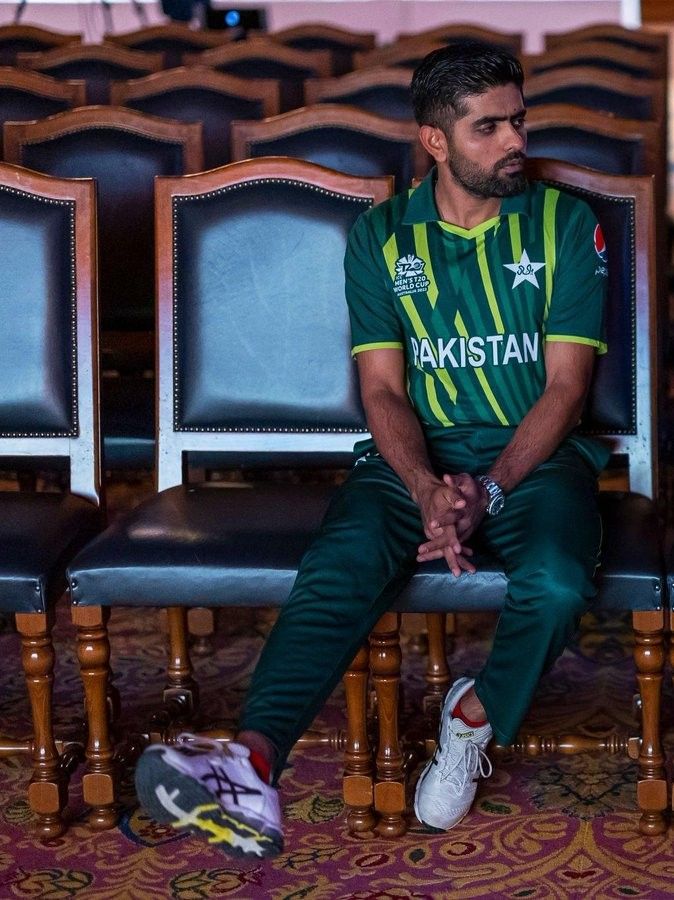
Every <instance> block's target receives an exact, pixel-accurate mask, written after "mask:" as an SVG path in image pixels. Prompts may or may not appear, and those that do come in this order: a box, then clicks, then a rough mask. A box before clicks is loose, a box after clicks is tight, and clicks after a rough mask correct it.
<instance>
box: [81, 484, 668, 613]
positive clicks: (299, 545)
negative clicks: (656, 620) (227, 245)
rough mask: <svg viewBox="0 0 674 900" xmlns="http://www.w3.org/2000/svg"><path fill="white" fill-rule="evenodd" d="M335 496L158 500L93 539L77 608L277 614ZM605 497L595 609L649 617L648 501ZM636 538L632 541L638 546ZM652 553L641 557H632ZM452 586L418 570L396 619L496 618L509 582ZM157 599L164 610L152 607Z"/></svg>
mask: <svg viewBox="0 0 674 900" xmlns="http://www.w3.org/2000/svg"><path fill="white" fill-rule="evenodd" d="M333 491H334V487H333V486H332V485H302V484H300V485H296V484H258V485H255V486H254V487H251V486H249V485H243V486H241V485H237V486H229V487H223V486H212V487H211V486H205V485H201V486H190V485H182V486H178V487H175V488H171V489H170V490H167V491H163V492H162V493H160V494H158V495H155V496H154V497H152V498H151V499H150V500H148V501H146V502H144V503H142V504H141V505H140V506H139V507H137V508H136V509H135V510H132V511H131V512H130V513H129V514H128V515H126V516H124V517H122V518H120V519H119V520H118V521H117V522H116V523H114V524H113V525H112V526H111V527H110V528H109V529H108V530H107V531H106V532H105V533H104V534H102V535H99V536H98V538H96V539H95V540H94V541H93V542H92V543H91V544H90V545H89V546H87V547H86V548H85V549H84V550H83V551H82V552H81V553H80V554H79V555H78V556H77V557H76V559H75V560H74V561H73V563H72V564H71V566H70V568H69V577H70V578H71V584H72V590H73V598H72V599H73V602H74V603H75V604H78V605H92V606H95V605H104V606H105V605H121V606H125V605H128V606H157V605H174V606H270V605H271V606H277V605H281V604H283V603H284V602H285V600H286V598H287V596H288V593H289V592H290V588H291V586H292V583H293V581H294V578H295V574H296V571H297V566H298V564H299V561H300V559H301V557H302V554H303V552H304V551H305V549H306V548H307V546H308V544H309V542H310V540H311V537H312V535H313V534H314V533H315V532H316V530H317V528H318V526H319V524H320V521H321V518H322V515H323V513H324V511H325V509H326V507H327V504H328V501H329V498H330V496H331V494H332V493H333ZM618 496H622V495H617V494H612V493H611V494H602V495H601V498H602V499H601V506H602V515H603V519H604V535H605V540H604V543H605V548H604V561H603V567H602V570H601V574H600V583H601V587H602V590H601V593H600V603H601V606H602V607H604V608H607V609H656V608H658V607H659V606H661V604H662V582H663V570H662V560H661V558H660V554H659V549H658V541H657V518H656V515H655V511H654V507H653V505H652V504H651V503H650V501H648V500H646V498H643V497H639V496H634V495H632V496H628V497H623V500H622V502H621V503H618V501H617V498H618ZM637 536H638V537H639V540H637ZM637 547H640V548H643V547H649V548H650V551H649V555H648V556H647V557H644V556H643V553H637V552H636V550H635V548H637ZM477 561H478V572H477V574H476V575H462V576H461V577H460V578H459V579H454V578H453V577H451V576H450V575H449V574H448V572H447V567H446V565H445V564H444V562H441V561H440V562H437V563H432V564H429V565H427V566H422V567H420V569H419V572H418V574H417V575H416V576H415V577H414V578H413V580H412V582H411V584H410V586H409V587H408V588H407V589H406V590H405V592H404V593H403V594H402V596H401V597H400V599H399V601H398V602H397V604H396V607H395V608H396V609H398V610H400V611H407V612H410V611H418V612H430V611H434V610H437V611H443V610H444V611H448V610H453V611H460V610H463V611H470V610H483V609H498V608H500V607H501V606H502V604H503V598H504V595H505V590H506V584H507V579H506V576H505V575H504V573H503V570H502V568H501V567H500V566H499V565H498V563H496V561H495V560H493V559H491V560H490V559H489V558H487V557H485V556H482V557H479V556H478V557H477ZM160 598H162V599H161V600H160Z"/></svg>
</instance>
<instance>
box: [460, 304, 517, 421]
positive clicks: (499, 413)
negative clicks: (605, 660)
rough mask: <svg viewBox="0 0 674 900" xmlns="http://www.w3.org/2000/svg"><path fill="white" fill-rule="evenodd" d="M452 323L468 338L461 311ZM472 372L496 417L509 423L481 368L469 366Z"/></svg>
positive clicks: (462, 335)
mask: <svg viewBox="0 0 674 900" xmlns="http://www.w3.org/2000/svg"><path fill="white" fill-rule="evenodd" d="M454 324H455V325H456V330H457V331H458V332H459V334H460V335H461V337H463V338H466V339H467V338H468V329H467V328H466V325H465V322H464V321H463V318H462V316H461V313H460V312H458V311H457V313H456V316H455V317H454ZM467 350H468V348H466V352H467ZM471 368H472V369H473V372H475V376H476V377H477V380H478V381H479V382H480V387H481V388H482V390H483V391H484V394H485V397H486V398H487V400H488V401H489V405H490V406H491V408H492V409H493V410H494V412H495V413H496V418H497V419H498V420H499V422H500V423H501V425H509V424H510V422H509V421H508V420H507V418H506V417H505V414H504V412H503V410H502V409H501V407H500V405H499V402H498V400H497V399H496V397H495V396H494V392H493V391H492V389H491V386H490V384H489V382H488V381H487V376H486V375H485V374H484V371H483V370H482V369H476V368H474V367H473V366H471Z"/></svg>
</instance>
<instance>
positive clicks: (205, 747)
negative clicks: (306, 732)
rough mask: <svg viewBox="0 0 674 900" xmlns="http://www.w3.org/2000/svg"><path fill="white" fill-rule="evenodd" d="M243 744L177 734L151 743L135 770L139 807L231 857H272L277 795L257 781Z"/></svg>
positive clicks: (278, 836) (278, 843)
mask: <svg viewBox="0 0 674 900" xmlns="http://www.w3.org/2000/svg"><path fill="white" fill-rule="evenodd" d="M249 756H250V752H249V750H248V748H247V747H244V746H243V745H242V744H236V743H231V744H227V745H223V744H220V743H218V742H217V741H212V740H207V739H204V738H199V737H197V736H195V735H192V734H181V735H180V736H179V737H178V739H177V742H176V744H175V746H168V745H167V744H151V745H150V746H149V747H147V748H146V749H145V750H144V751H143V754H142V755H141V757H140V759H139V760H138V764H137V766H136V792H137V794H138V799H139V801H140V803H141V806H143V808H144V809H145V810H146V812H148V813H149V815H151V816H152V818H153V819H155V820H156V821H157V822H162V823H166V824H169V825H172V826H173V828H177V829H178V830H181V829H186V830H188V831H192V832H194V833H196V834H205V835H207V836H208V842H209V844H216V845H217V846H218V847H220V849H222V850H224V852H225V853H229V854H231V855H233V856H276V854H277V853H280V852H281V851H282V849H283V833H282V830H281V809H280V805H279V798H278V791H277V790H275V789H274V788H273V787H271V786H270V785H268V784H265V783H264V781H262V779H261V778H260V777H259V776H258V774H257V772H256V771H255V769H254V768H253V766H252V765H251V763H250V759H249Z"/></svg>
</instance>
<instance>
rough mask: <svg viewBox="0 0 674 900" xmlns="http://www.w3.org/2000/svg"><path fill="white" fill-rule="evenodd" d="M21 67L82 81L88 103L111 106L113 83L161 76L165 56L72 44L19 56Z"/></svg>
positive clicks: (111, 47)
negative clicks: (155, 73)
mask: <svg viewBox="0 0 674 900" xmlns="http://www.w3.org/2000/svg"><path fill="white" fill-rule="evenodd" d="M17 65H18V66H19V67H21V68H26V69H33V70H34V71H36V72H44V73H45V74H47V75H53V76H54V77H55V78H65V79H73V78H75V79H82V80H84V81H85V82H86V84H87V103H89V104H98V103H109V101H110V83H111V82H112V81H123V80H126V79H129V78H139V77H141V76H142V75H149V74H150V73H151V72H158V71H159V70H160V69H161V67H162V55H161V53H142V52H141V51H140V50H127V49H126V47H118V46H117V45H115V44H69V45H67V46H65V47H57V48H55V49H53V50H47V51H45V52H44V53H19V54H18V56H17Z"/></svg>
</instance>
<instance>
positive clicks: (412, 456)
mask: <svg viewBox="0 0 674 900" xmlns="http://www.w3.org/2000/svg"><path fill="white" fill-rule="evenodd" d="M366 413H367V422H368V426H369V428H370V432H371V434H372V437H373V438H374V442H375V444H376V445H377V449H378V450H379V452H380V453H381V455H382V456H383V457H384V459H385V460H386V462H387V463H388V464H389V465H390V466H391V468H392V469H393V470H394V471H395V472H396V473H397V474H398V475H399V476H400V478H401V479H402V480H403V482H404V484H405V486H406V487H407V489H408V491H409V492H410V495H411V497H412V499H413V500H414V501H415V503H419V500H420V495H421V494H422V493H423V492H424V491H425V490H428V489H429V488H430V487H431V486H436V485H437V484H438V482H439V479H438V478H437V476H436V475H435V473H434V472H433V468H432V466H431V462H430V459H429V457H428V451H427V449H426V441H425V439H424V434H423V431H422V430H421V424H420V422H419V419H418V418H417V415H416V413H415V412H414V410H413V409H412V406H411V405H410V403H409V402H408V401H407V400H406V399H405V398H403V397H399V396H397V395H396V394H394V393H392V392H391V391H387V390H381V391H377V392H376V393H373V394H372V395H371V396H369V397H368V399H367V402H366Z"/></svg>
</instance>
